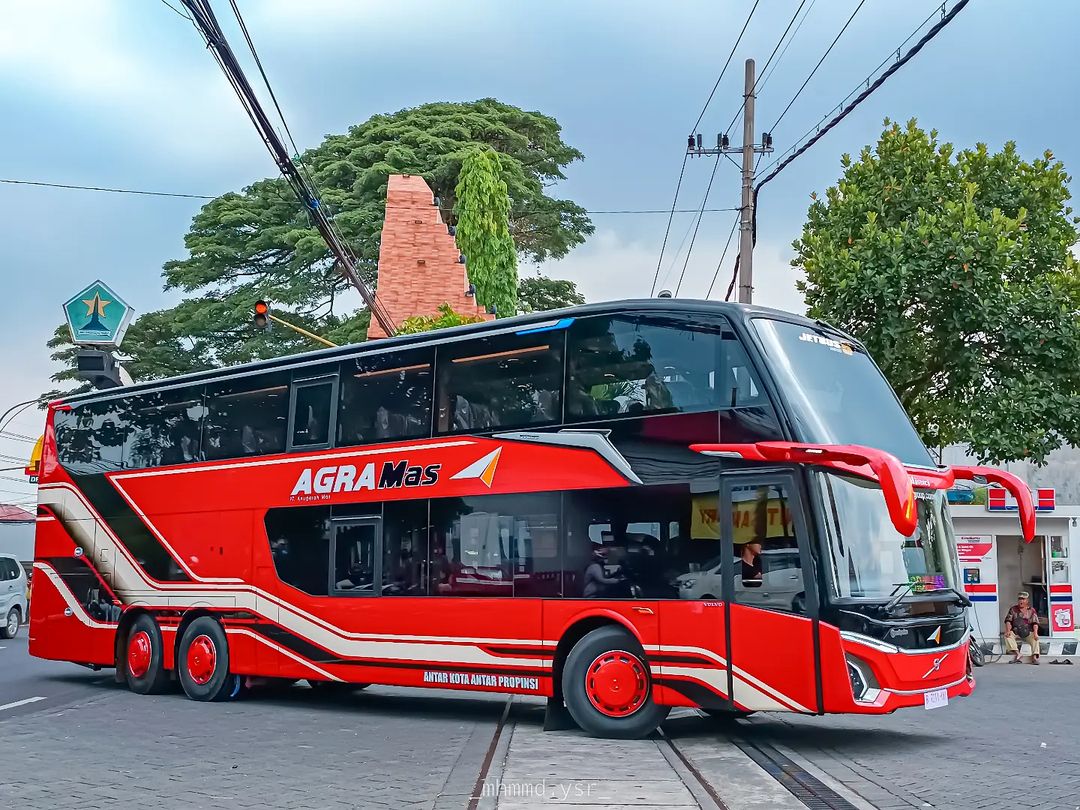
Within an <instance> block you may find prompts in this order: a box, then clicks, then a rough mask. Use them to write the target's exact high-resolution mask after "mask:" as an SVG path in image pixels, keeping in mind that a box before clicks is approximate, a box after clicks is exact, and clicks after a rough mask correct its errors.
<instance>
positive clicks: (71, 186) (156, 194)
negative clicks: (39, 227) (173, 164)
mask: <svg viewBox="0 0 1080 810" xmlns="http://www.w3.org/2000/svg"><path fill="white" fill-rule="evenodd" d="M0 183H7V184H9V185H14V186H42V187H44V188H63V189H74V190H76V191H105V192H108V193H109V194H142V195H145V196H147V197H180V198H183V199H188V200H214V199H217V198H216V197H210V196H208V195H206V194H179V193H174V192H170V191H143V190H141V189H133V188H107V187H105V186H79V185H75V184H74V183H46V182H43V181H40V180H10V179H0Z"/></svg>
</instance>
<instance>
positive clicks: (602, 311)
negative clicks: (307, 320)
mask: <svg viewBox="0 0 1080 810" xmlns="http://www.w3.org/2000/svg"><path fill="white" fill-rule="evenodd" d="M641 312H657V313H659V312H702V313H705V312H709V313H721V314H724V315H727V316H728V317H731V318H733V319H734V320H738V321H743V320H746V319H748V318H751V317H753V316H765V317H770V318H779V319H781V320H787V321H792V322H794V323H800V324H804V325H806V326H809V327H813V328H818V329H820V328H826V329H828V330H830V331H833V332H837V333H838V334H841V335H843V337H845V338H846V339H848V340H852V341H853V342H855V343H858V341H855V340H854V339H853V338H851V337H850V336H849V335H846V334H844V333H842V332H840V330H837V329H836V328H835V327H833V326H830V325H829V324H826V323H824V322H822V321H814V320H812V319H810V318H807V317H805V316H803V315H796V314H795V313H792V312H785V311H784V310H779V309H772V308H770V307H759V306H751V305H746V304H735V303H730V302H721V301H705V300H699V299H686V298H640V299H624V300H618V301H602V302H597V303H594V304H582V305H580V306H576V307H567V308H565V309H556V310H547V311H544V312H531V313H529V314H527V315H516V316H514V317H512V318H500V319H498V320H494V321H485V322H484V323H475V324H466V325H464V326H454V327H450V328H447V329H439V330H436V331H432V332H419V333H417V334H412V335H397V336H395V337H390V338H378V339H376V340H371V341H365V342H363V343H350V344H347V345H345V346H337V347H335V348H332V349H329V348H328V349H316V350H314V351H310V352H300V353H298V354H287V355H282V356H281V357H274V358H271V359H269V360H256V361H254V362H251V363H240V364H237V365H235V366H226V367H224V368H215V369H208V370H206V371H195V372H192V373H190V374H182V375H179V376H176V377H162V378H159V379H154V380H148V381H147V382H142V383H135V384H134V385H126V386H123V387H121V388H109V389H106V390H103V391H93V392H88V393H85V394H77V395H72V396H65V397H60V398H59V399H56V400H53V401H52V402H50V403H49V405H50V407H52V406H55V405H59V404H61V403H63V404H81V403H84V402H92V401H95V400H98V399H113V398H116V397H118V396H127V395H128V394H134V393H140V392H143V391H152V390H154V389H157V388H162V387H166V386H167V387H173V386H176V385H179V384H184V383H198V382H208V381H213V380H216V379H218V378H221V377H234V376H240V375H247V374H251V373H255V372H258V371H272V370H275V369H285V368H293V367H297V366H305V365H312V364H317V363H323V362H328V361H333V360H338V359H344V358H348V357H353V356H355V355H357V354H362V353H364V352H365V351H378V352H381V351H386V350H388V349H396V348H411V347H417V346H424V345H432V344H439V343H444V342H447V341H450V340H459V339H462V338H464V337H468V336H472V335H477V336H480V335H484V334H502V333H506V332H514V331H520V330H522V329H528V328H530V327H539V326H541V325H546V324H552V325H554V324H556V323H558V321H560V320H563V319H566V318H580V317H585V316H589V315H614V314H625V313H635V314H636V313H641Z"/></svg>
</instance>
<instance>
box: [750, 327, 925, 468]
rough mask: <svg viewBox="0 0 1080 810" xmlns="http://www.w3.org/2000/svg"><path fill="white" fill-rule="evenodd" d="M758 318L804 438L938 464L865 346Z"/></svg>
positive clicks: (916, 462)
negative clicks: (865, 350) (871, 448)
mask: <svg viewBox="0 0 1080 810" xmlns="http://www.w3.org/2000/svg"><path fill="white" fill-rule="evenodd" d="M753 323H754V328H755V329H756V331H757V334H758V335H759V336H760V338H761V341H762V343H763V344H764V349H765V354H766V355H767V356H768V359H769V365H770V370H771V371H772V373H773V375H774V377H775V379H776V381H777V384H778V385H779V386H780V388H781V389H782V390H783V392H784V395H785V398H786V400H787V404H788V408H789V410H790V413H791V416H792V418H793V420H794V423H795V429H796V431H797V432H798V438H799V439H800V440H801V441H804V442H813V443H815V444H861V445H864V446H866V447H876V448H878V449H879V450H884V451H886V452H888V453H892V454H893V455H894V456H896V457H897V458H898V459H900V461H901V462H903V463H904V464H911V465H914V466H919V467H932V466H934V463H933V461H932V460H931V459H930V454H929V453H928V452H927V451H926V447H925V446H924V445H923V443H922V441H921V440H920V439H919V436H918V434H917V433H916V432H915V428H914V427H913V426H912V424H911V420H910V419H908V416H907V414H906V413H904V409H903V407H902V406H901V405H900V402H899V401H898V400H897V398H896V395H895V394H893V392H892V389H891V388H890V387H889V384H888V382H886V380H885V377H884V376H882V374H881V371H880V370H879V369H878V367H877V366H876V365H875V364H874V361H873V360H871V359H870V357H869V356H868V355H867V354H866V353H865V352H864V351H863V350H862V349H861V348H860V347H858V346H855V345H853V344H851V343H848V342H846V341H843V340H841V339H838V338H836V337H834V336H832V335H830V334H829V333H827V332H824V331H818V330H815V329H813V328H811V327H808V326H805V325H801V324H796V323H789V322H787V321H777V320H771V319H768V318H755V319H754V320H753Z"/></svg>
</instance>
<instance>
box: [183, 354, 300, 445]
mask: <svg viewBox="0 0 1080 810" xmlns="http://www.w3.org/2000/svg"><path fill="white" fill-rule="evenodd" d="M206 400H207V402H206V404H207V408H208V413H207V416H206V423H205V426H204V428H203V452H204V454H205V455H206V458H208V459H220V458H238V457H241V456H256V455H265V454H267V453H281V452H284V450H285V432H286V428H285V423H286V420H287V417H288V413H289V374H288V373H287V372H285V373H278V374H264V375H259V376H256V377H249V378H246V379H243V380H237V381H236V382H230V383H226V384H224V385H211V386H207V389H206Z"/></svg>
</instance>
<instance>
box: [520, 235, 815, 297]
mask: <svg viewBox="0 0 1080 810" xmlns="http://www.w3.org/2000/svg"><path fill="white" fill-rule="evenodd" d="M723 230H724V233H722V234H721V233H718V232H715V231H714V232H713V233H710V234H708V235H705V236H702V235H701V234H699V236H698V238H697V240H696V242H695V243H694V250H693V252H692V253H691V256H690V261H689V262H688V263H687V265H686V272H685V275H684V276H683V279H682V286H681V288H679V297H680V298H704V297H705V294H706V292H707V291H708V288H709V284H710V282H711V281H712V278H713V274H714V273H715V272H716V267H717V263H718V261H719V258H720V256H721V254H722V253H723V250H724V243H725V242H726V240H727V230H728V229H727V228H724V229H723ZM672 232H673V234H676V233H679V232H680V229H679V228H678V227H676V228H673V231H672ZM736 238H737V235H736ZM673 241H674V237H673ZM659 244H660V243H659V241H658V240H656V241H653V240H649V241H644V240H637V239H633V238H627V237H626V236H625V235H623V234H622V233H621V232H617V231H615V230H612V229H608V228H598V229H597V231H596V233H595V234H594V235H593V237H592V238H591V239H590V240H589V241H588V242H587V243H586V244H585V245H583V246H582V247H580V248H578V249H577V250H575V251H573V252H572V253H571V254H570V255H569V256H567V257H566V258H565V259H562V260H560V261H556V262H547V263H545V264H544V265H543V266H542V267H541V268H540V269H541V271H542V272H543V273H544V274H545V275H547V276H551V277H552V278H565V279H568V280H570V281H573V282H574V283H575V284H577V286H578V289H579V290H580V291H581V293H582V294H583V295H584V296H585V298H586V300H588V301H607V300H614V299H622V298H648V297H649V291H650V288H651V286H652V281H653V276H654V274H655V273H656V260H657V256H658V254H659ZM677 245H678V243H677V242H675V243H674V244H672V247H676V250H675V251H674V253H668V254H667V255H666V256H665V258H664V264H663V266H662V268H661V273H660V283H659V285H658V289H670V290H672V291H673V292H674V291H675V289H676V288H677V287H678V282H679V275H680V274H681V273H682V267H683V262H684V260H685V249H683V250H681V251H680V250H678V247H677ZM735 250H736V245H735V240H733V241H732V245H731V247H730V248H729V249H728V254H727V257H726V258H725V259H724V262H723V265H722V267H721V269H720V272H719V274H718V275H717V280H716V283H715V285H714V286H713V292H712V296H711V299H712V300H714V301H722V300H723V299H724V293H725V292H726V291H727V285H728V281H729V279H730V273H731V269H732V267H733V263H734V261H735ZM790 260H791V250H790V248H789V247H780V246H778V245H773V244H769V243H765V242H759V243H758V245H757V248H756V249H755V250H754V303H756V304H760V305H762V306H768V307H775V308H777V309H783V310H787V311H789V312H797V313H799V314H802V313H804V312H805V311H806V307H805V305H804V304H803V301H802V296H801V295H799V293H798V291H797V290H796V289H795V280H796V278H797V277H798V276H797V274H796V272H795V270H793V269H792V268H791V265H790ZM529 271H530V270H529V268H527V267H523V268H522V270H521V272H522V273H523V274H525V273H528V272H529Z"/></svg>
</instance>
